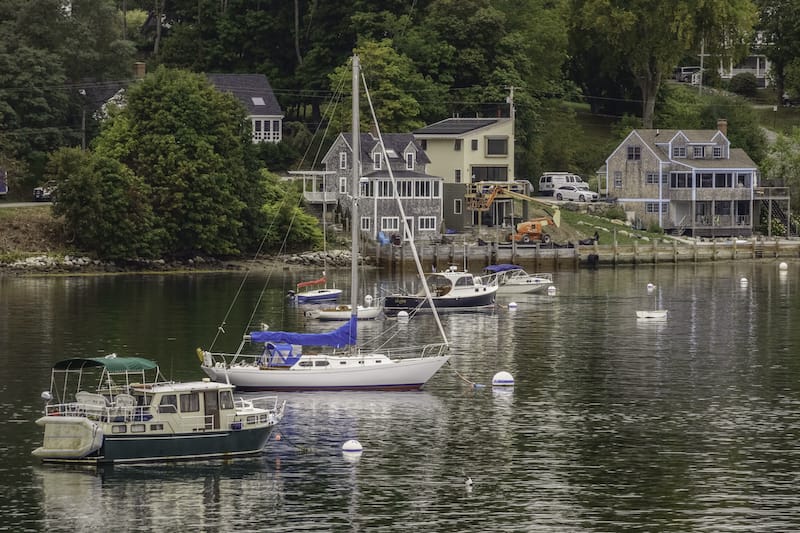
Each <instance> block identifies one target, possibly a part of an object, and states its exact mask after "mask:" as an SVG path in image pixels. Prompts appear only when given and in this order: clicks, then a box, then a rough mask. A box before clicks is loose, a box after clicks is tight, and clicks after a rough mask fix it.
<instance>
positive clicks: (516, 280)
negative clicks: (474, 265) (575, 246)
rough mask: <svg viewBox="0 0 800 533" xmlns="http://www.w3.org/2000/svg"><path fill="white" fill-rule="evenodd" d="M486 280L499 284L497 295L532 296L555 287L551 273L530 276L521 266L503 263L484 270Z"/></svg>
mask: <svg viewBox="0 0 800 533" xmlns="http://www.w3.org/2000/svg"><path fill="white" fill-rule="evenodd" d="M483 270H484V272H485V275H484V277H485V279H486V280H487V281H489V282H490V283H496V284H497V287H498V288H497V294H532V293H537V292H545V291H546V290H547V288H548V287H551V286H553V275H552V274H550V273H537V274H528V273H527V272H526V271H525V270H524V269H523V268H522V267H521V266H518V265H512V264H508V263H503V264H499V265H489V266H487V267H486V268H484V269H483Z"/></svg>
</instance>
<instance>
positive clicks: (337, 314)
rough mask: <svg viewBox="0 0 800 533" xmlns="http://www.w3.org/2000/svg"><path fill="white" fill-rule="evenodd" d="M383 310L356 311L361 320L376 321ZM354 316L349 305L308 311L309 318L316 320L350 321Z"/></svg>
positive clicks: (365, 308)
mask: <svg viewBox="0 0 800 533" xmlns="http://www.w3.org/2000/svg"><path fill="white" fill-rule="evenodd" d="M382 311H383V309H382V308H381V307H361V306H358V310H357V311H356V313H357V317H358V319H359V320H374V319H376V318H378V317H379V316H380V315H381V312H382ZM352 314H353V311H352V307H350V306H349V305H339V306H337V307H334V308H330V309H316V310H313V311H308V316H310V317H311V318H316V319H317V320H330V321H335V320H342V321H344V320H350V316H351V315H352Z"/></svg>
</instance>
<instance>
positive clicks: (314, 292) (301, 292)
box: [289, 270, 342, 304]
mask: <svg viewBox="0 0 800 533" xmlns="http://www.w3.org/2000/svg"><path fill="white" fill-rule="evenodd" d="M327 284H328V278H327V277H325V271H324V270H323V271H322V277H321V278H319V279H314V280H311V281H301V282H300V283H298V284H297V287H296V288H297V290H296V291H289V298H292V299H294V300H295V301H297V303H301V304H302V303H315V302H330V301H333V300H338V299H339V296H341V295H342V289H334V288H329V287H328V285H327ZM319 285H324V287H320V288H318V289H312V288H310V287H317V286H319Z"/></svg>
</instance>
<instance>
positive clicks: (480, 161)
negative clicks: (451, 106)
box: [414, 117, 531, 231]
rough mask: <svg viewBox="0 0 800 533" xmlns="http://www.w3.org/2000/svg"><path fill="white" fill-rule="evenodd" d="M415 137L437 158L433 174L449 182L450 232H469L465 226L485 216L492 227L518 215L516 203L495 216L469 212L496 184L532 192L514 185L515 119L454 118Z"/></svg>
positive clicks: (505, 203)
mask: <svg viewBox="0 0 800 533" xmlns="http://www.w3.org/2000/svg"><path fill="white" fill-rule="evenodd" d="M414 138H415V139H417V141H418V142H419V143H420V145H421V146H422V149H423V150H425V152H426V153H427V154H428V156H429V157H430V159H431V164H430V165H428V172H430V173H431V174H433V175H436V176H442V178H443V180H444V184H443V187H444V188H443V191H444V193H443V194H444V198H445V202H444V221H445V225H446V227H447V228H448V229H452V230H456V231H463V229H464V228H465V226H469V225H477V224H480V223H481V218H484V216H485V215H488V219H489V220H491V222H492V223H502V221H503V220H504V219H505V218H506V217H507V215H508V214H509V213H511V212H512V211H513V205H512V202H513V201H512V200H510V199H498V200H497V201H496V202H494V205H493V206H492V207H491V212H489V213H485V212H481V211H478V210H471V209H468V207H469V205H468V204H469V202H470V200H472V198H471V197H473V196H476V195H480V194H484V193H486V192H487V191H488V190H490V189H491V188H492V187H493V186H494V185H503V186H507V185H508V184H509V183H511V184H513V186H514V190H515V192H523V193H524V194H530V192H531V190H530V189H531V188H530V186H529V185H530V184H529V183H528V182H527V181H525V180H522V181H514V180H515V170H514V122H513V119H511V118H508V117H494V118H448V119H445V120H441V121H439V122H436V123H434V124H430V125H428V126H425V127H424V128H420V129H418V130H416V131H415V132H414ZM526 186H527V188H526Z"/></svg>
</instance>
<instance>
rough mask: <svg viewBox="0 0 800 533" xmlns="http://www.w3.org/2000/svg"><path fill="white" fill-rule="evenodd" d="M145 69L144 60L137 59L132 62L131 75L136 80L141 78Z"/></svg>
mask: <svg viewBox="0 0 800 533" xmlns="http://www.w3.org/2000/svg"><path fill="white" fill-rule="evenodd" d="M145 71H146V64H145V63H144V61H137V62H136V63H134V64H133V77H134V78H136V79H137V80H141V79H142V78H144V74H145Z"/></svg>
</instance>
